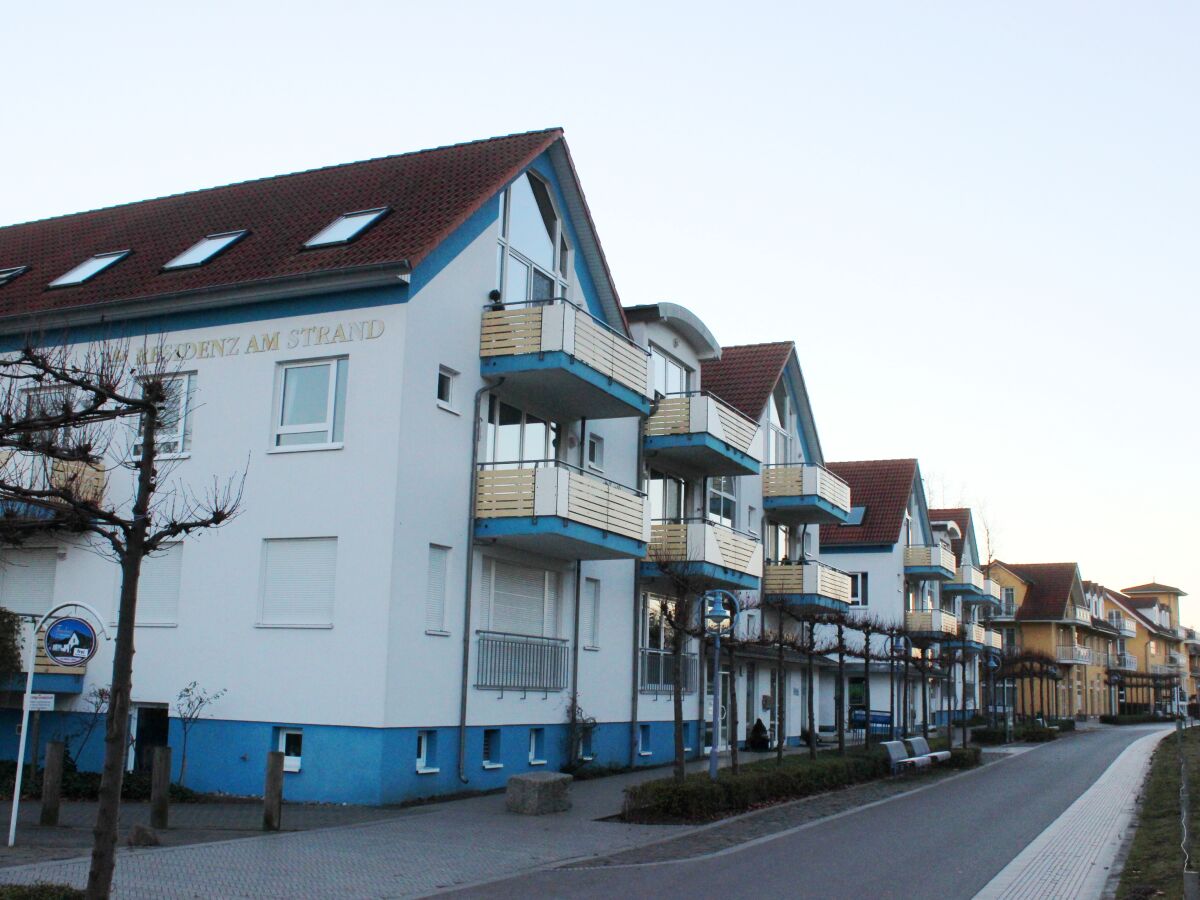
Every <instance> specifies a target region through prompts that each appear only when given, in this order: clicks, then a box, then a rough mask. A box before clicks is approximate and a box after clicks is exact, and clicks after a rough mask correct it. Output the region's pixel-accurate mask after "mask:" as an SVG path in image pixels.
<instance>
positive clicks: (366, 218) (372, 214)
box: [304, 206, 388, 249]
mask: <svg viewBox="0 0 1200 900" xmlns="http://www.w3.org/2000/svg"><path fill="white" fill-rule="evenodd" d="M387 211H388V209H387V207H386V206H381V207H379V208H377V209H363V210H359V211H358V212H348V213H343V214H342V215H340V216H338V217H337V218H336V219H334V220H333V221H332V222H330V223H329V224H328V225H326V226H325V227H324V228H322V229H321V230H320V231H318V232H317V233H316V234H314V235H313V236H312V237H310V238H309V239H308V240H307V241H305V242H304V246H305V248H306V249H307V248H312V247H330V246H333V245H334V244H348V243H350V242H351V241H352V240H354V239H355V238H356V237H358V236H359V235H360V234H362V233H363V232H364V231H366V230H367V229H368V228H370V227H371V226H372V225H374V224H375V223H376V222H378V221H379V220H380V218H382V217H383V214H384V213H386V212H387Z"/></svg>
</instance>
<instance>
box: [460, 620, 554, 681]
mask: <svg viewBox="0 0 1200 900" xmlns="http://www.w3.org/2000/svg"><path fill="white" fill-rule="evenodd" d="M475 633H476V634H477V635H478V636H479V638H478V646H479V659H478V662H477V663H476V668H475V687H477V688H482V689H485V690H496V691H505V690H513V691H561V690H563V689H564V688H565V687H566V686H567V671H568V667H569V662H570V656H571V654H570V646H569V643H568V642H567V641H566V640H563V639H561V638H547V637H535V636H533V635H527V634H511V633H508V632H503V631H477V632H475Z"/></svg>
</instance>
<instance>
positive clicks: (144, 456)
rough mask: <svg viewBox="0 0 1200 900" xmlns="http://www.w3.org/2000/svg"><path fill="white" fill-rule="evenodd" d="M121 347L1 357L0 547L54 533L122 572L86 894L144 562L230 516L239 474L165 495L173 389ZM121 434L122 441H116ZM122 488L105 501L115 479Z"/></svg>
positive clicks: (105, 841)
mask: <svg viewBox="0 0 1200 900" xmlns="http://www.w3.org/2000/svg"><path fill="white" fill-rule="evenodd" d="M129 351H130V345H129V343H128V342H127V341H110V342H103V341H100V342H93V343H91V344H88V345H86V346H85V345H72V344H70V343H67V342H64V343H61V344H50V343H44V342H41V341H37V340H34V339H29V340H27V341H26V343H25V346H23V347H22V348H21V349H20V350H17V351H14V352H10V353H7V354H3V355H0V455H2V456H3V460H2V462H0V504H3V505H4V508H5V509H6V510H15V511H18V512H16V513H15V514H13V515H6V516H4V517H3V518H0V541H4V542H6V543H20V542H22V541H23V540H25V539H26V538H27V537H29V536H31V535H33V534H37V533H42V532H45V531H46V530H56V531H60V532H63V531H65V532H67V533H72V534H76V535H79V536H80V538H81V539H82V540H85V541H87V542H88V544H89V546H91V547H92V548H93V549H95V550H97V551H98V552H101V553H104V554H106V555H108V556H109V557H111V558H112V559H113V560H115V561H116V563H117V564H118V565H119V567H120V570H121V592H120V601H119V613H118V622H117V634H116V644H115V647H114V652H113V670H112V681H111V685H112V687H111V697H110V701H109V704H108V712H107V716H106V719H105V736H104V765H103V770H102V774H101V780H100V795H99V804H98V808H97V812H96V826H95V829H94V831H93V838H94V839H93V846H92V863H91V870H90V871H89V873H88V884H87V891H86V896H87V897H89V898H93V900H98V898H101V897H107V896H108V894H109V891H110V889H111V885H112V876H113V869H114V866H115V849H116V841H117V818H118V814H119V809H120V803H121V783H122V780H123V778H124V771H125V765H124V764H125V753H126V745H127V740H128V731H129V704H130V699H129V698H130V692H131V687H132V680H133V653H134V646H133V628H134V622H135V618H136V613H137V600H138V579H139V577H140V575H141V570H142V560H143V559H144V558H145V557H146V556H148V555H150V554H152V553H154V552H155V551H156V550H160V549H162V548H163V546H164V545H165V544H167V543H169V542H174V541H178V540H180V539H182V538H184V537H187V536H188V535H191V534H193V533H194V532H198V531H203V530H205V529H209V528H215V527H219V526H221V525H223V524H225V523H226V522H228V521H230V520H231V519H232V518H233V517H234V516H235V515H236V514H237V512H238V510H239V508H240V505H241V493H242V486H243V484H244V481H245V473H244V472H243V473H242V474H241V476H240V477H236V476H235V477H234V478H231V479H228V480H226V481H219V480H217V479H214V481H213V483H212V485H211V486H210V487H209V488H208V489H207V490H205V491H203V492H200V493H196V492H193V491H191V490H188V489H187V488H186V487H184V486H182V485H179V486H175V487H171V488H169V489H166V490H163V489H162V484H163V480H164V472H163V471H162V470H161V469H160V461H159V452H158V440H159V432H160V428H166V427H170V426H172V425H174V424H178V419H177V415H178V413H177V410H178V408H179V406H178V403H177V402H173V401H177V400H178V397H179V395H178V393H177V391H178V390H179V387H178V386H179V382H178V380H177V379H174V378H173V377H172V376H173V375H174V374H175V372H174V371H173V370H172V369H171V368H170V364H169V362H168V357H167V355H166V354H164V353H162V352H161V351H162V345H161V341H160V342H159V346H158V347H157V348H151V347H147V346H143V347H142V348H141V349H140V352H139V353H138V354H137V356H136V357H135V358H131V355H130V352H129ZM122 435H124V436H125V437H126V438H127V441H126V443H125V444H124V445H123V446H122V444H121V441H120V438H121V436H122ZM120 472H125V473H128V476H129V481H131V482H132V484H129V485H127V492H118V493H119V494H123V495H121V496H118V497H117V498H116V499H109V498H108V494H109V488H110V487H113V486H115V485H113V483H112V482H113V477H114V475H115V474H116V473H120Z"/></svg>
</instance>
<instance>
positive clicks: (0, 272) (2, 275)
mask: <svg viewBox="0 0 1200 900" xmlns="http://www.w3.org/2000/svg"><path fill="white" fill-rule="evenodd" d="M28 271H29V266H9V267H8V268H7V269H0V287H4V285H6V284H8V283H9V282H10V281H12V280H13V279H14V278H16V277H17V276H18V275H23V274H24V273H25V272H28Z"/></svg>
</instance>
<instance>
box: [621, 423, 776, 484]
mask: <svg viewBox="0 0 1200 900" xmlns="http://www.w3.org/2000/svg"><path fill="white" fill-rule="evenodd" d="M642 446H643V447H644V448H645V449H646V453H647V454H648V455H653V454H655V453H662V452H664V451H665V452H667V453H669V452H670V451H672V450H685V451H688V452H689V453H693V454H694V453H695V451H697V450H704V451H708V452H709V453H711V454H713V455H715V456H717V457H720V458H721V459H723V460H724V462H725V464H726V465H727V466H730V467H736V471H731V472H729V473H728V474H732V475H757V474H758V473H759V471H760V469H759V462H758V460H757V459H755V458H754V457H753V456H751V455H750V454H749V453H743V452H742V451H741V450H739V449H737V448H736V447H733V446H731V445H729V444H727V443H725V442H724V441H722V440H719V439H717V438H716V437H714V436H713V435H711V434H708V433H707V432H703V433H698V434H694V433H689V434H653V435H647V436H646V438H645V439H644V440H643V442H642ZM722 468H724V466H723V467H722Z"/></svg>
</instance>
